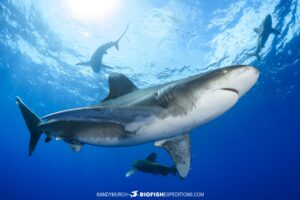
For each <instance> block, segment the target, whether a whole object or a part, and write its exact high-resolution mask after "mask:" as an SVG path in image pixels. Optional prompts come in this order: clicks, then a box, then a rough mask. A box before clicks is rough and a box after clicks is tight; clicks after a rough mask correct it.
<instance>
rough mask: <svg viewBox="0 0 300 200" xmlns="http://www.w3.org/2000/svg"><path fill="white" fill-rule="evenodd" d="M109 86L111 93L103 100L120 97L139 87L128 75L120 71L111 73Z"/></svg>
mask: <svg viewBox="0 0 300 200" xmlns="http://www.w3.org/2000/svg"><path fill="white" fill-rule="evenodd" d="M108 86H109V93H108V95H107V97H106V98H105V99H104V100H103V101H107V100H110V99H115V98H118V97H120V96H123V95H125V94H128V93H130V92H132V91H134V90H137V89H138V88H137V87H136V86H135V85H134V84H133V83H132V82H131V81H130V80H129V79H128V78H127V77H126V76H124V75H123V74H120V73H112V74H110V76H109V77H108ZM103 101H102V102H103Z"/></svg>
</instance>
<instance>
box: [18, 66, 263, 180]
mask: <svg viewBox="0 0 300 200" xmlns="http://www.w3.org/2000/svg"><path fill="white" fill-rule="evenodd" d="M258 77H259V71H258V70H257V69H256V68H255V67H252V66H248V65H235V66H229V67H225V68H222V69H217V70H214V71H211V72H207V73H202V74H198V75H194V76H191V77H188V78H184V79H181V80H177V81H173V82H169V83H164V84H161V85H157V86H153V87H149V88H144V89H139V88H138V87H136V86H135V85H134V84H133V83H132V82H131V81H130V80H129V79H128V78H127V77H126V76H124V75H123V74H119V73H113V74H111V75H110V76H109V78H108V82H109V93H108V95H107V97H106V98H104V99H103V100H102V101H101V102H99V103H98V104H96V105H92V106H89V107H81V108H75V109H70V110H63V111H60V112H56V113H52V114H50V115H46V116H44V117H42V118H40V117H39V116H37V115H36V114H35V113H34V112H33V111H31V110H30V109H29V108H28V107H27V106H26V105H25V104H24V103H23V101H22V100H21V99H20V98H19V97H16V101H17V104H18V105H19V108H20V110H21V113H22V115H23V117H24V120H25V123H26V125H27V128H28V130H29V132H30V143H29V155H31V154H32V153H33V151H34V149H35V148H36V145H37V143H38V141H39V139H40V137H41V135H42V134H45V135H46V138H45V142H50V141H51V140H52V139H57V140H63V141H65V142H66V143H68V144H70V146H71V148H72V150H74V151H75V152H79V151H80V150H81V148H82V146H83V145H84V144H89V145H95V146H110V147H120V146H131V145H139V144H144V143H149V142H154V144H155V146H157V147H163V148H164V149H165V150H167V151H168V153H169V154H170V156H171V158H172V159H173V162H174V163H175V166H176V169H177V172H178V175H179V176H180V177H181V178H185V177H186V176H187V174H188V172H189V169H190V159H191V155H190V130H192V129H194V128H196V127H198V126H201V125H203V124H206V123H207V122H209V121H211V120H213V119H215V118H217V117H219V116H220V115H222V114H223V113H225V112H226V111H228V110H229V109H230V108H231V107H233V106H234V105H235V104H236V103H237V102H238V100H239V99H240V98H241V97H242V96H243V95H244V94H245V93H246V92H247V91H248V90H249V89H250V88H251V87H252V86H253V85H254V84H255V83H256V81H257V79H258Z"/></svg>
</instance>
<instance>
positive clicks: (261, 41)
mask: <svg viewBox="0 0 300 200" xmlns="http://www.w3.org/2000/svg"><path fill="white" fill-rule="evenodd" d="M253 30H254V32H256V33H257V34H258V38H257V45H256V50H255V52H254V53H251V54H249V55H251V56H256V57H257V59H258V60H260V56H259V53H260V51H261V49H262V48H264V46H265V44H266V42H267V40H268V38H269V36H270V35H271V33H273V34H275V35H279V34H280V32H279V31H278V30H276V29H274V28H273V27H272V17H271V15H267V16H266V18H265V19H264V21H263V22H262V23H261V25H260V26H259V27H258V28H254V29H253Z"/></svg>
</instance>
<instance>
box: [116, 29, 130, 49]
mask: <svg viewBox="0 0 300 200" xmlns="http://www.w3.org/2000/svg"><path fill="white" fill-rule="evenodd" d="M128 27H129V24H127V26H126V29H125V31H124V32H123V33H122V35H121V36H120V37H119V39H117V40H116V41H115V47H116V49H117V50H119V42H120V40H121V39H122V38H123V37H124V35H125V33H126V32H127V30H128Z"/></svg>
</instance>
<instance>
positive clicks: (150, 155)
mask: <svg viewBox="0 0 300 200" xmlns="http://www.w3.org/2000/svg"><path fill="white" fill-rule="evenodd" d="M156 158H157V154H156V153H151V154H149V156H147V158H146V160H148V161H150V162H155V161H156Z"/></svg>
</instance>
